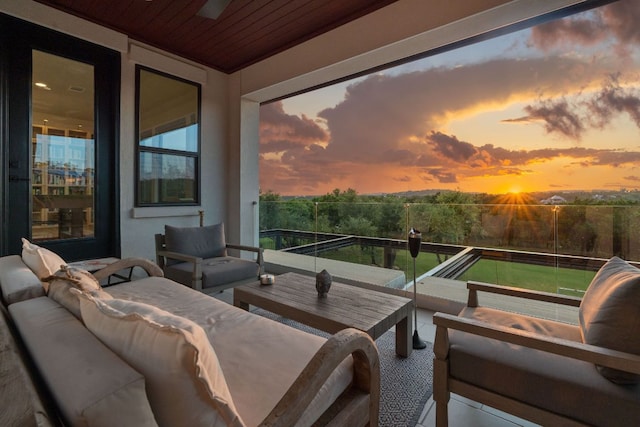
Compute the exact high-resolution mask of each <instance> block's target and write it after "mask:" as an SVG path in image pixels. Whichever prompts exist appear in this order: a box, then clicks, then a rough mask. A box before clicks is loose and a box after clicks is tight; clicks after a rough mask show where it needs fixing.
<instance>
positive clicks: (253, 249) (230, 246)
mask: <svg viewBox="0 0 640 427" xmlns="http://www.w3.org/2000/svg"><path fill="white" fill-rule="evenodd" d="M227 248H228V249H237V250H239V251H248V252H255V253H258V254H259V253H262V248H256V247H255V246H247V245H236V244H235V243H227Z"/></svg>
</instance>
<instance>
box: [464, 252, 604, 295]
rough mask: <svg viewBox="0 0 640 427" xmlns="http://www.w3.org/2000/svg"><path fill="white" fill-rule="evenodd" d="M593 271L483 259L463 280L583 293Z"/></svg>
mask: <svg viewBox="0 0 640 427" xmlns="http://www.w3.org/2000/svg"><path fill="white" fill-rule="evenodd" d="M595 274H596V273H595V272H594V271H586V270H574V269H569V268H558V269H556V268H554V267H545V266H540V265H532V264H521V263H514V262H506V261H490V260H480V261H478V262H477V263H476V264H475V265H474V266H473V267H471V268H470V269H469V270H468V271H467V272H466V273H465V274H463V275H462V276H461V277H460V280H475V281H480V282H487V283H495V284H498V285H503V286H515V287H518V288H525V289H533V290H538V291H544V292H553V293H561V294H566V295H576V296H582V295H583V292H584V291H585V290H586V289H587V286H589V283H591V279H593V276H595Z"/></svg>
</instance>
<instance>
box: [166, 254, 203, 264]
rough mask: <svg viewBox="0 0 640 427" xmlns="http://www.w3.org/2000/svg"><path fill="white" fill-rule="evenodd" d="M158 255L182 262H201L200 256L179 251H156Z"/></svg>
mask: <svg viewBox="0 0 640 427" xmlns="http://www.w3.org/2000/svg"><path fill="white" fill-rule="evenodd" d="M158 256H162V257H165V258H168V259H175V260H178V261H183V262H190V263H192V264H201V263H202V258H200V257H197V256H193V255H187V254H181V253H180V252H171V251H158Z"/></svg>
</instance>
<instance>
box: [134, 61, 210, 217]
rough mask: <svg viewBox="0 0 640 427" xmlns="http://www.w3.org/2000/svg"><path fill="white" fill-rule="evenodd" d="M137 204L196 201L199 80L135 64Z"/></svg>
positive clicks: (198, 142) (198, 141)
mask: <svg viewBox="0 0 640 427" xmlns="http://www.w3.org/2000/svg"><path fill="white" fill-rule="evenodd" d="M136 72H137V74H136V79H137V80H136V82H137V93H136V96H137V110H138V111H137V117H138V120H137V134H138V185H137V198H136V200H137V205H138V206H148V205H156V204H158V205H160V204H165V205H171V204H196V203H198V202H199V190H198V189H199V172H198V166H199V156H200V125H199V124H200V86H199V85H197V84H195V83H191V82H187V81H184V80H181V79H178V78H175V77H172V76H168V75H165V74H162V73H159V72H156V71H153V70H149V69H146V68H144V67H141V66H138V67H137V68H136Z"/></svg>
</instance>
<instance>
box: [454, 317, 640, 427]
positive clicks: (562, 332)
mask: <svg viewBox="0 0 640 427" xmlns="http://www.w3.org/2000/svg"><path fill="white" fill-rule="evenodd" d="M460 316H462V317H465V318H470V319H476V320H481V321H483V322H488V323H491V324H494V325H500V326H508V327H513V328H516V329H521V330H525V331H529V332H536V333H541V334H548V335H553V336H556V337H559V338H563V339H568V340H572V341H578V342H580V340H581V338H580V331H579V328H578V327H577V326H572V325H567V324H562V323H559V322H554V321H549V320H541V319H536V318H532V317H528V316H523V315H518V314H513V313H507V312H504V311H500V310H493V309H490V308H486V307H478V308H465V309H464V310H463V311H462V312H461V313H460ZM449 337H450V352H449V360H450V376H451V377H452V378H454V379H458V380H461V381H464V382H467V383H470V384H473V385H476V386H478V387H482V388H484V389H486V390H491V391H493V392H495V393H498V394H500V395H503V396H509V397H511V398H513V399H516V400H519V401H521V402H524V403H526V404H528V405H532V406H535V407H538V408H543V409H545V410H547V411H552V412H555V413H557V414H560V415H565V416H568V417H570V418H573V419H576V420H579V421H582V422H583V423H585V424H588V425H599V426H623V425H629V422H630V421H629V420H638V419H640V385H634V386H620V385H617V384H614V383H612V382H611V381H609V380H607V379H606V378H604V377H603V376H602V375H600V374H599V373H598V371H597V369H596V367H595V366H594V365H593V364H592V363H588V362H582V361H578V360H576V359H571V358H568V357H564V356H558V355H554V354H551V353H547V352H543V351H538V350H532V349H529V348H525V347H521V346H517V345H513V344H508V343H505V342H503V341H498V340H494V339H488V338H485V337H480V336H477V335H471V334H467V333H464V332H460V331H452V332H451V333H450V335H449Z"/></svg>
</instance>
